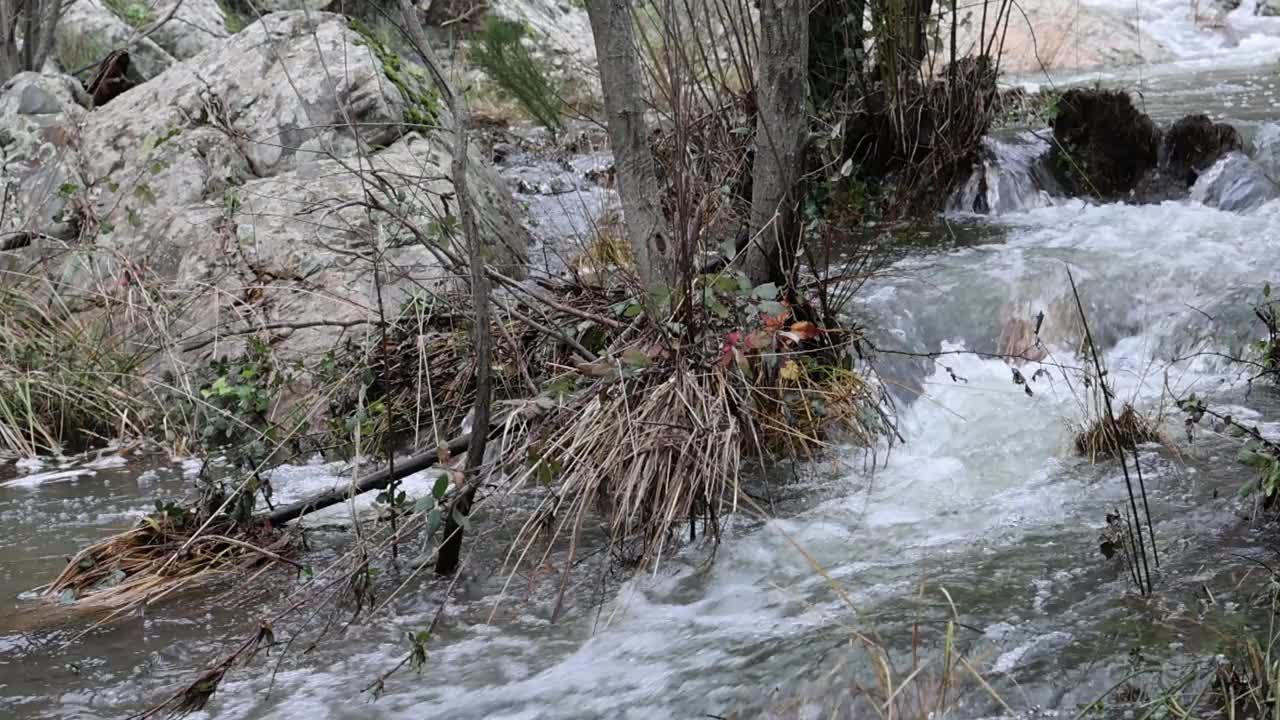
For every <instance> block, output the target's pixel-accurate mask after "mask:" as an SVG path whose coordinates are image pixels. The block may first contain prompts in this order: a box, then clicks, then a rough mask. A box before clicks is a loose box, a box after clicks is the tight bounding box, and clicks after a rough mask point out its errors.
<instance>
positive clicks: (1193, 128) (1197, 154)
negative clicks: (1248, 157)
mask: <svg viewBox="0 0 1280 720" xmlns="http://www.w3.org/2000/svg"><path fill="white" fill-rule="evenodd" d="M1243 147H1244V141H1243V140H1242V139H1241V137H1240V132H1239V131H1238V130H1236V129H1235V128H1234V127H1232V126H1230V125H1228V124H1226V123H1215V122H1214V121H1213V120H1211V119H1209V116H1208V115H1188V116H1186V117H1184V118H1182V119H1181V120H1179V121H1177V122H1175V123H1174V124H1173V126H1172V127H1170V128H1169V130H1168V131H1167V132H1166V133H1165V135H1164V144H1163V151H1164V157H1163V162H1162V166H1163V169H1164V171H1165V172H1166V174H1168V175H1169V176H1170V177H1172V178H1176V179H1179V180H1181V181H1182V182H1183V183H1184V184H1185V185H1186V186H1187V187H1190V186H1192V185H1194V184H1195V182H1196V178H1197V177H1199V175H1200V173H1202V172H1204V171H1205V170H1208V169H1209V168H1210V167H1211V166H1212V165H1213V164H1214V163H1215V162H1217V160H1218V158H1221V157H1222V156H1223V155H1226V154H1227V153H1229V152H1232V151H1236V150H1240V149H1241V148H1243Z"/></svg>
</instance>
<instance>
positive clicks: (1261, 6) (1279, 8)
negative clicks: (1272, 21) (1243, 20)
mask: <svg viewBox="0 0 1280 720" xmlns="http://www.w3.org/2000/svg"><path fill="white" fill-rule="evenodd" d="M1257 13H1258V14H1259V15H1261V16H1263V17H1277V16H1280V0H1258V6H1257Z"/></svg>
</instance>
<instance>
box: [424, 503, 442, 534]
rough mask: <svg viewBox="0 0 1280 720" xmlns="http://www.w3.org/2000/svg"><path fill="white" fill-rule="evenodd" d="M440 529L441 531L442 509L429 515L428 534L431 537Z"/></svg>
mask: <svg viewBox="0 0 1280 720" xmlns="http://www.w3.org/2000/svg"><path fill="white" fill-rule="evenodd" d="M438 529H440V508H436V509H434V510H432V511H431V512H429V513H427V534H428V535H430V534H431V533H433V532H435V531H436V530H438Z"/></svg>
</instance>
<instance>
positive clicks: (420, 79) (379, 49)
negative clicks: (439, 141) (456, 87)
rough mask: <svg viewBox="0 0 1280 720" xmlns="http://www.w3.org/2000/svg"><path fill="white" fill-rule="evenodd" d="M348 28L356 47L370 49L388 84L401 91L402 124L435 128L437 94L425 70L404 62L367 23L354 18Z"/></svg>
mask: <svg viewBox="0 0 1280 720" xmlns="http://www.w3.org/2000/svg"><path fill="white" fill-rule="evenodd" d="M350 26H351V29H352V30H354V31H355V32H356V33H357V34H358V35H360V39H359V40H357V41H356V44H357V45H363V46H365V47H368V48H369V51H370V52H372V53H373V56H374V57H376V58H377V59H378V62H379V63H381V64H382V72H383V74H384V75H386V76H387V80H390V81H391V84H392V85H395V86H396V90H398V91H400V97H401V98H403V99H404V102H405V109H404V115H403V120H404V123H405V124H406V125H408V126H410V127H413V128H433V127H436V126H437V125H438V124H439V117H440V93H439V92H438V91H437V90H436V88H435V85H434V84H433V83H432V82H431V79H430V78H429V77H428V76H427V71H426V69H424V68H422V67H420V66H418V65H415V64H413V63H412V62H407V61H405V59H404V58H402V57H401V56H400V54H399V53H397V52H395V51H393V50H391V49H390V48H389V47H387V44H386V43H385V42H383V41H381V40H379V39H378V37H377V34H376V33H375V32H374V30H373V28H371V27H369V25H368V24H367V23H364V22H362V21H360V20H356V19H354V18H353V19H351V20H350Z"/></svg>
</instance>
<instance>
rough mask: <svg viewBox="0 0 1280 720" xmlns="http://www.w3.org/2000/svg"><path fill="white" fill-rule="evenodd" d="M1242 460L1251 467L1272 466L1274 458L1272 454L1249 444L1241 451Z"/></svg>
mask: <svg viewBox="0 0 1280 720" xmlns="http://www.w3.org/2000/svg"><path fill="white" fill-rule="evenodd" d="M1240 462H1242V463H1244V464H1245V465H1248V466H1249V467H1255V468H1265V467H1270V466H1271V464H1272V463H1273V462H1274V460H1273V459H1272V458H1271V456H1269V455H1266V454H1265V453H1262V452H1260V451H1259V450H1258V448H1257V447H1255V446H1249V447H1246V448H1243V449H1242V450H1241V451H1240Z"/></svg>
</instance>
